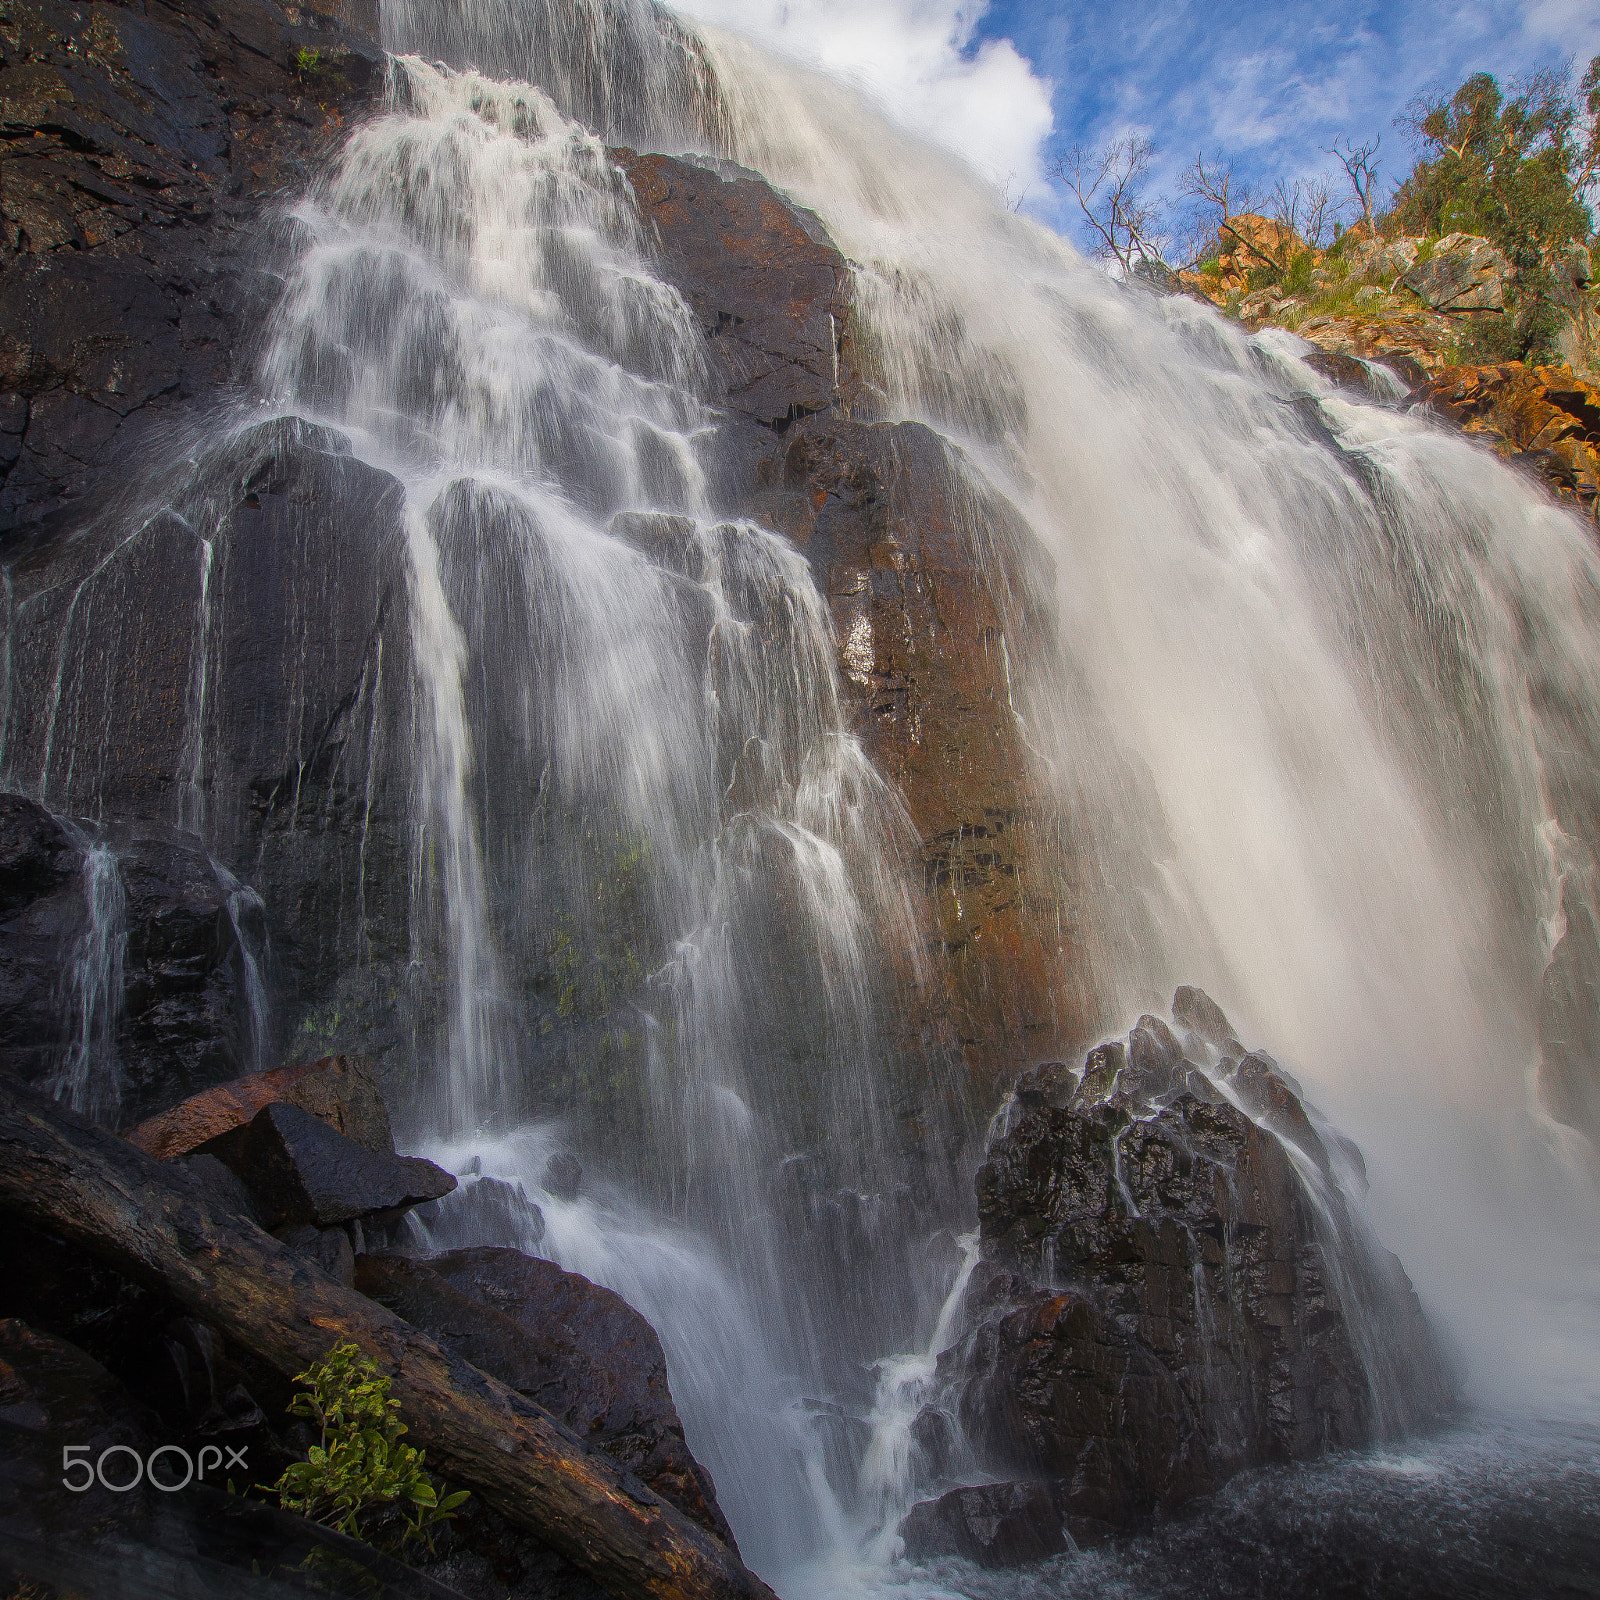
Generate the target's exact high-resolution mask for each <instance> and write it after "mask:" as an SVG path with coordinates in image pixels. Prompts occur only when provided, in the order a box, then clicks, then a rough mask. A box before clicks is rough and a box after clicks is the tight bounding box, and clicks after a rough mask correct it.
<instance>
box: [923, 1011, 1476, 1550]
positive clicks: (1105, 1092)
mask: <svg viewBox="0 0 1600 1600" xmlns="http://www.w3.org/2000/svg"><path fill="white" fill-rule="evenodd" d="M1204 1000H1205V997H1204V996H1202V995H1198V994H1197V993H1196V992H1195V991H1186V992H1185V991H1180V1003H1178V1004H1175V1007H1174V1013H1175V1017H1176V1020H1177V1021H1178V1023H1179V1024H1180V1026H1183V1027H1184V1028H1185V1030H1186V1032H1187V1033H1188V1034H1189V1035H1191V1036H1193V1037H1194V1038H1195V1039H1196V1041H1197V1044H1199V1045H1201V1046H1205V1045H1207V1044H1208V1043H1209V1041H1211V1040H1217V1041H1220V1042H1221V1044H1222V1045H1224V1046H1226V1045H1231V1044H1233V1043H1234V1042H1235V1041H1234V1039H1233V1035H1232V1032H1231V1029H1229V1027H1228V1025H1227V1022H1226V1019H1225V1018H1224V1017H1223V1016H1222V1015H1221V1012H1220V1011H1219V1010H1217V1008H1215V1006H1214V1005H1211V1004H1210V1003H1209V1002H1206V1003H1205V1004H1202V1002H1203V1001H1204ZM1176 1043H1177V1041H1176V1036H1175V1035H1174V1034H1173V1033H1172V1032H1171V1031H1170V1029H1168V1028H1167V1027H1166V1025H1165V1024H1164V1023H1162V1021H1161V1019H1159V1018H1154V1017H1142V1018H1141V1019H1140V1020H1139V1023H1138V1025H1137V1026H1136V1027H1135V1029H1134V1030H1133V1033H1132V1035H1131V1036H1130V1040H1129V1042H1128V1044H1127V1046H1126V1047H1125V1048H1124V1047H1122V1046H1121V1045H1120V1044H1118V1043H1113V1044H1110V1045H1102V1046H1100V1047H1099V1048H1098V1049H1097V1050H1095V1051H1093V1052H1091V1053H1090V1056H1089V1058H1088V1061H1087V1063H1086V1070H1085V1073H1084V1078H1083V1082H1082V1084H1081V1085H1080V1087H1079V1088H1078V1090H1077V1092H1076V1094H1075V1095H1074V1096H1073V1098H1072V1100H1071V1102H1070V1103H1069V1105H1068V1106H1067V1107H1065V1108H1062V1107H1060V1106H1058V1105H1056V1104H1053V1103H1051V1102H1050V1101H1049V1100H1048V1099H1043V1098H1041V1099H1039V1100H1037V1101H1036V1102H1034V1103H1031V1104H1024V1103H1022V1100H1021V1097H1020V1096H1019V1097H1018V1104H1017V1109H1016V1112H1015V1113H1014V1115H1013V1116H1012V1118H1011V1121H1010V1123H1009V1126H1008V1127H1007V1129H1006V1131H1005V1132H1004V1134H1003V1135H1002V1136H1001V1137H998V1138H996V1139H995V1140H994V1142H993V1143H992V1144H991V1146H990V1148H989V1151H988V1159H987V1161H986V1163H985V1165H984V1166H983V1168H982V1169H981V1170H980V1172H979V1174H978V1178H977V1193H978V1209H979V1220H980V1230H981V1240H982V1246H981V1248H982V1255H983V1259H982V1261H981V1262H980V1264H979V1267H978V1268H977V1270H976V1271H975V1273H974V1274H973V1278H972V1281H971V1283H970V1285H969V1288H968V1293H967V1298H966V1307H965V1314H966V1316H967V1318H968V1321H969V1332H968V1333H967V1335H966V1336H965V1337H964V1339H962V1340H961V1341H960V1342H959V1343H958V1344H957V1345H956V1347H954V1348H953V1349H952V1350H950V1351H947V1352H946V1354H945V1355H944V1356H943V1357H942V1358H941V1360H940V1383H941V1395H940V1399H939V1402H938V1403H939V1404H942V1405H944V1406H947V1407H948V1406H950V1405H954V1407H955V1409H956V1410H957V1412H958V1414H959V1416H960V1418H961V1422H962V1425H963V1429H964V1431H965V1433H966V1436H967V1438H968V1440H969V1441H970V1442H971V1443H972V1445H973V1447H974V1449H975V1450H976V1452H977V1457H978V1461H979V1464H980V1465H981V1466H983V1467H984V1468H985V1469H986V1470H988V1471H990V1472H992V1473H994V1474H995V1475H997V1476H1001V1475H1005V1476H1010V1475H1017V1476H1025V1477H1027V1478H1028V1479H1030V1480H1032V1479H1047V1480H1049V1481H1050V1482H1052V1483H1054V1485H1055V1486H1056V1492H1057V1494H1058V1497H1059V1501H1060V1505H1061V1507H1062V1508H1063V1511H1064V1512H1065V1513H1067V1514H1069V1515H1072V1516H1082V1517H1087V1518H1090V1519H1092V1520H1093V1521H1094V1522H1096V1523H1103V1524H1106V1525H1119V1526H1126V1525H1128V1524H1129V1523H1131V1522H1136V1521H1138V1520H1139V1519H1140V1518H1142V1517H1145V1516H1148V1515H1151V1514H1153V1513H1156V1512H1160V1511H1163V1510H1165V1509H1167V1508H1170V1507H1172V1506H1175V1505H1178V1504H1182V1503H1183V1502H1184V1501H1186V1500H1189V1499H1191V1498H1193V1497H1194V1496H1196V1495H1199V1494H1204V1493H1207V1492H1209V1491H1210V1490H1211V1489H1213V1488H1215V1487H1216V1486H1217V1485H1218V1484H1220V1483H1221V1482H1223V1481H1224V1480H1225V1479H1226V1478H1227V1477H1228V1476H1229V1475H1230V1474H1232V1473H1233V1472H1235V1471H1237V1470H1239V1469H1240V1468H1241V1467H1244V1466H1249V1465H1254V1464H1257V1463H1263V1462H1270V1461H1295V1460H1304V1459H1307V1458H1308V1457H1311V1456H1315V1455H1317V1454H1320V1453H1322V1452H1324V1451H1327V1450H1330V1449H1338V1448H1354V1447H1360V1446H1363V1445H1366V1444H1369V1443H1371V1442H1372V1441H1373V1440H1376V1439H1381V1438H1386V1437H1393V1436H1395V1435H1396V1434H1398V1433H1400V1432H1402V1431H1404V1430H1405V1429H1407V1428H1410V1427H1416V1426H1421V1425H1423V1424H1425V1423H1427V1422H1429V1421H1431V1420H1432V1419H1433V1418H1434V1417H1436V1416H1437V1415H1439V1414H1440V1413H1441V1412H1442V1411H1443V1410H1444V1409H1445V1408H1446V1407H1447V1406H1448V1405H1449V1404H1450V1400H1451V1393H1450V1381H1449V1378H1448V1376H1447V1373H1446V1370H1445V1367H1444V1364H1443V1362H1442V1359H1441V1357H1440V1355H1439V1353H1438V1350H1437V1347H1436V1345H1435V1343H1434V1341H1433V1338H1432V1335H1431V1333H1430V1331H1429V1329H1428V1327H1427V1324H1426V1321H1425V1319H1424V1318H1423V1316H1422V1313H1421V1310H1420V1307H1419V1306H1418V1304H1417V1301H1416V1296H1415V1294H1414V1293H1413V1291H1412V1288H1411V1285H1410V1283H1409V1281H1408V1280H1407V1279H1406V1276H1405V1273H1404V1271H1403V1270H1402V1269H1401V1267H1400V1264H1399V1262H1398V1261H1396V1260H1395V1258H1394V1257H1393V1256H1391V1255H1390V1254H1389V1253H1388V1252H1387V1251H1384V1250H1383V1249H1382V1248H1381V1247H1380V1246H1379V1245H1378V1244H1377V1243H1376V1242H1375V1241H1374V1240H1373V1239H1372V1238H1371V1237H1370V1235H1369V1234H1368V1233H1367V1231H1366V1228H1365V1225H1364V1224H1363V1223H1362V1221H1361V1219H1360V1217H1359V1216H1358V1214H1357V1213H1356V1212H1355V1211H1354V1209H1353V1208H1352V1205H1351V1202H1350V1201H1349V1199H1348V1198H1347V1197H1346V1195H1345V1194H1344V1193H1343V1192H1341V1191H1340V1190H1339V1189H1338V1188H1337V1186H1336V1185H1335V1184H1334V1182H1333V1181H1332V1178H1331V1176H1330V1172H1331V1165H1330V1162H1329V1159H1328V1155H1327V1148H1326V1145H1325V1143H1324V1141H1323V1140H1322V1139H1321V1138H1320V1136H1319V1135H1318V1134H1317V1132H1316V1129H1315V1127H1314V1125H1313V1123H1312V1121H1311V1119H1310V1117H1309V1116H1308V1114H1307V1112H1306V1110H1305V1108H1304V1106H1303V1105H1302V1103H1301V1101H1300V1099H1299V1097H1298V1095H1297V1094H1296V1093H1295V1090H1294V1088H1293V1087H1292V1083H1291V1080H1289V1079H1288V1078H1287V1077H1286V1076H1285V1075H1284V1074H1283V1073H1282V1072H1281V1071H1280V1070H1279V1069H1278V1068H1277V1067H1276V1066H1275V1064H1274V1063H1272V1061H1271V1060H1270V1058H1268V1057H1266V1056H1264V1055H1261V1054H1247V1055H1245V1057H1244V1059H1243V1061H1241V1062H1240V1063H1239V1064H1238V1066H1237V1069H1236V1070H1233V1071H1232V1072H1231V1075H1225V1074H1224V1073H1223V1071H1222V1069H1221V1068H1220V1067H1217V1066H1215V1065H1213V1066H1211V1067H1209V1068H1208V1067H1204V1066H1201V1065H1199V1064H1196V1063H1195V1062H1193V1061H1191V1060H1188V1059H1185V1058H1182V1057H1180V1058H1179V1059H1178V1061H1177V1062H1176V1064H1173V1062H1172V1054H1173V1050H1174V1048H1175V1046H1176ZM1213 1048H1214V1047H1213ZM1208 1053H1209V1052H1208ZM1163 1074H1165V1075H1167V1076H1165V1077H1162V1081H1161V1082H1160V1084H1159V1085H1156V1086H1155V1087H1156V1088H1157V1089H1158V1090H1159V1092H1156V1093H1152V1092H1151V1089H1152V1078H1153V1077H1160V1076H1161V1075H1163ZM1173 1074H1180V1075H1181V1076H1179V1077H1178V1078H1177V1080H1176V1082H1174V1081H1172V1077H1171V1075H1173ZM1213 1074H1215V1076H1213ZM1235 1101H1238V1102H1240V1103H1242V1104H1243V1105H1244V1107H1245V1109H1244V1110H1240V1109H1239V1106H1238V1105H1237V1104H1235V1103H1234V1102H1235ZM1291 1146H1292V1147H1293V1148H1291ZM1296 1151H1298V1152H1300V1154H1299V1155H1298V1156H1297V1155H1296Z"/></svg>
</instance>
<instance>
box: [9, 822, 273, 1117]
mask: <svg viewBox="0 0 1600 1600" xmlns="http://www.w3.org/2000/svg"><path fill="white" fill-rule="evenodd" d="M0 801H3V806H4V810H3V813H0V849H3V850H4V852H5V857H6V859H7V861H8V862H9V863H10V864H11V869H10V871H9V873H8V876H7V882H6V887H5V904H4V909H3V910H0V1069H3V1070H6V1071H8V1072H11V1073H13V1074H14V1075H16V1076H17V1077H20V1078H21V1079H22V1080H23V1081H24V1082H28V1083H32V1084H37V1085H50V1086H52V1087H61V1088H62V1092H63V1093H65V1092H67V1087H66V1080H67V1078H68V1077H69V1076H70V1061H71V1056H72V1052H73V1050H74V1048H75V1046H77V1047H79V1048H80V1049H82V1048H85V1042H84V1039H85V1028H86V1026H88V1025H87V1024H86V1023H85V1017H84V1010H85V1005H86V1003H87V998H86V986H89V987H92V986H93V984H94V983H95V982H96V981H97V977H96V974H95V972H94V971H93V970H92V968H93V967H94V965H95V956H96V949H95V947H94V929H93V927H92V923H93V916H92V914H91V902H92V901H94V899H95V889H94V887H93V885H92V883H91V882H90V878H89V873H88V868H89V862H88V854H89V851H90V849H91V848H92V847H93V846H94V845H96V844H101V845H104V846H105V847H106V848H107V850H109V852H110V858H111V864H108V865H107V866H106V867H105V869H104V870H105V871H107V872H108V873H110V874H112V875H113V876H114V879H115V890H114V893H112V894H111V895H110V896H109V897H106V898H104V899H103V901H102V914H103V915H104V918H105V923H106V925H105V927H104V929H103V938H102V940H101V941H100V945H101V948H100V950H99V954H100V956H101V958H102V961H101V964H102V965H103V966H105V967H106V969H107V970H108V971H114V972H115V974H116V976H117V977H118V978H120V986H119V987H118V988H117V992H116V993H115V994H108V995H107V996H105V997H104V1003H105V1004H106V1005H107V1006H108V1007H109V1009H108V1011H107V1012H106V1016H105V1020H104V1022H103V1024H101V1025H100V1031H101V1032H103V1033H104V1034H105V1037H104V1039H102V1040H101V1041H100V1044H101V1045H103V1046H104V1049H103V1050H102V1051H101V1053H102V1054H103V1055H105V1056H107V1057H108V1058H109V1057H110V1056H111V1055H112V1054H114V1056H115V1061H114V1062H112V1061H111V1060H110V1059H106V1060H100V1061H95V1062H91V1063H89V1065H88V1067H87V1068H86V1069H85V1070H86V1071H88V1072H90V1074H91V1075H95V1074H99V1075H101V1076H103V1077H105V1078H106V1080H107V1082H108V1083H109V1084H110V1089H109V1091H108V1093H107V1094H106V1095H105V1096H104V1097H103V1104H104V1113H103V1114H104V1115H105V1116H106V1117H107V1118H108V1119H110V1120H122V1121H130V1120H138V1119H139V1118H140V1117H141V1116H142V1115H144V1114H146V1113H147V1112H149V1111H151V1110H154V1109H155V1108H156V1107H157V1106H160V1105H164V1104H169V1103H171V1102H172V1101H173V1100H175V1099H178V1098H180V1097H181V1096H183V1095H184V1094H187V1093H189V1092H191V1091H193V1090H194V1089H196V1088H200V1087H203V1086H205V1085H207V1084H210V1083H214V1082H217V1081H218V1080H220V1079H226V1078H230V1077H232V1076H234V1075H235V1074H236V1073H237V1072H238V1070H239V1068H240V1067H241V1066H243V1065H245V1064H246V1063H247V1061H248V1057H249V1054H250V1050H251V1017H250V997H249V994H248V974H247V970H246V968H247V962H248V960H249V959H250V958H251V953H250V951H249V949H248V941H249V937H250V934H251V932H252V931H254V932H256V933H257V935H258V936H259V929H252V926H251V918H250V914H249V912H248V911H247V910H246V909H244V908H242V907H241V906H240V905H239V904H238V903H237V902H236V900H235V899H234V896H235V894H236V891H237V889H238V885H237V884H236V883H233V882H232V881H230V878H229V875H228V874H227V873H226V872H225V871H222V870H219V868H218V867H217V864H216V863H215V862H214V861H213V860H212V859H211V857H210V856H209V855H208V854H207V853H206V851H205V850H204V849H203V848H202V847H201V845H200V842H199V840H198V839H196V838H195V837H194V836H193V835H192V834H187V833H185V832H183V831H182V830H179V829H176V828H170V827H166V826H163V825H161V824H159V823H148V824H114V825H111V826H109V827H104V828H92V827H90V826H89V825H84V826H83V827H81V828H80V827H77V826H75V825H72V824H69V823H67V822H65V821H63V820H62V819H60V818H58V817H56V816H54V815H52V814H51V813H50V812H48V811H46V810H45V809H44V808H43V807H42V806H39V805H37V804H36V803H34V802H33V801H31V800H27V799H25V798H23V797H22V796H17V795H10V796H4V797H0ZM90 1031H94V1029H93V1028H91V1029H90ZM97 1048H98V1047H97Z"/></svg>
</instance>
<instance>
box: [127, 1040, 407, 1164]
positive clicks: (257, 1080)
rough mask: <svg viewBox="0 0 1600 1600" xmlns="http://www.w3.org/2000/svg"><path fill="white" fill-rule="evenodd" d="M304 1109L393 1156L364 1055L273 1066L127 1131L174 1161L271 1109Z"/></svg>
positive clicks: (150, 1153) (149, 1150)
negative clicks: (272, 1106) (265, 1108)
mask: <svg viewBox="0 0 1600 1600" xmlns="http://www.w3.org/2000/svg"><path fill="white" fill-rule="evenodd" d="M276 1104H283V1105H292V1106H298V1107H299V1108H300V1109H301V1110H302V1111H308V1112H310V1113H311V1115H312V1116H314V1117H316V1118H318V1119H319V1120H320V1121H322V1122H325V1123H327V1125H328V1126H329V1127H330V1128H333V1129H334V1130H335V1131H336V1132H338V1133H342V1134H343V1135H344V1136H345V1138H347V1139H349V1140H350V1141H351V1142H352V1143H354V1144H358V1145H360V1146H361V1147H362V1149H364V1150H371V1151H373V1152H375V1153H376V1154H378V1155H393V1154H394V1135H393V1134H392V1133H391V1131H390V1128H389V1113H388V1110H387V1108H386V1107H385V1106H384V1103H383V1096H382V1094H381V1093H379V1090H378V1085H377V1081H376V1079H375V1077H374V1075H373V1072H372V1068H371V1065H370V1064H369V1063H368V1062H365V1061H363V1060H362V1059H361V1058H360V1057H358V1056H328V1057H326V1058H324V1059H323V1060H321V1061H305V1062H301V1063H300V1064H299V1065H297V1066H292V1067H274V1068H272V1069H271V1070H270V1071H268V1072H255V1073H252V1074H250V1076H248V1077H245V1078H235V1079H234V1080H233V1081H232V1082H231V1083H221V1084H218V1085H217V1086H216V1088H214V1089H205V1090H202V1091H201V1092H200V1093H199V1094H196V1095H190V1097H189V1098H188V1099H187V1100H184V1101H181V1102H180V1103H179V1104H178V1105H175V1106H173V1107H172V1109H171V1110H169V1111H162V1112H159V1113H158V1114H157V1115H155V1116H153V1117H150V1118H148V1119H147V1120H146V1121H144V1122H141V1123H140V1124H139V1125H138V1126H137V1127H134V1128H129V1129H126V1130H124V1132H123V1135H122V1136H123V1138H125V1139H126V1140H128V1142H129V1143H130V1144H136V1145H137V1146H138V1147H139V1148H140V1149H141V1150H143V1151H144V1153H145V1154H146V1155H147V1156H154V1157H155V1158H156V1160H158V1161H170V1160H172V1159H173V1158H174V1157H176V1156H183V1155H187V1154H188V1153H189V1152H190V1151H192V1150H196V1149H198V1148H199V1147H200V1146H201V1145H203V1144H206V1143H207V1142H209V1141H210V1140H212V1139H215V1138H217V1137H218V1136H219V1135H221V1134H224V1133H227V1132H229V1131H230V1130H232V1129H234V1128H239V1127H242V1126H243V1125H244V1124H245V1123H247V1122H249V1121H250V1120H251V1119H252V1118H253V1117H254V1116H255V1115H256V1113H257V1112H258V1111H260V1110H262V1109H263V1107H265V1106H269V1105H276Z"/></svg>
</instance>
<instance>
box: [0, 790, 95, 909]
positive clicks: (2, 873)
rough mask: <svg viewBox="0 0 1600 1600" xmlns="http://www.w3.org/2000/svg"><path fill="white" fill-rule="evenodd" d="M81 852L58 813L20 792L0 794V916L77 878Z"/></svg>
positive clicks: (23, 907) (61, 887)
mask: <svg viewBox="0 0 1600 1600" xmlns="http://www.w3.org/2000/svg"><path fill="white" fill-rule="evenodd" d="M82 867H83V851H82V850H81V848H80V847H79V845H78V843H77V841H76V840H75V839H74V838H73V837H72V835H71V834H70V833H69V832H68V831H67V829H66V827H65V825H64V824H63V823H62V821H61V820H60V818H59V817H53V816H51V814H50V813H49V812H48V811H46V810H45V808H44V807H43V806H41V805H39V804H37V803H36V802H34V801H32V800H29V799H27V798H26V797H25V796H23V795H20V794H4V795H0V917H5V916H10V915H11V914H12V913H13V912H16V911H21V910H24V909H25V908H26V907H28V906H31V905H32V904H33V903H34V902H35V901H36V900H43V899H46V898H48V897H49V896H50V895H53V894H56V893H58V892H59V891H60V890H62V889H64V888H66V887H67V885H68V884H71V883H73V882H75V881H76V879H77V875H78V873H79V872H80V871H81V870H82Z"/></svg>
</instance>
